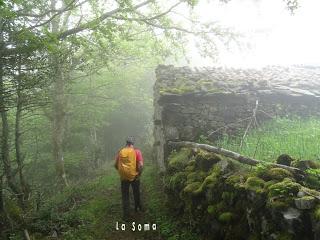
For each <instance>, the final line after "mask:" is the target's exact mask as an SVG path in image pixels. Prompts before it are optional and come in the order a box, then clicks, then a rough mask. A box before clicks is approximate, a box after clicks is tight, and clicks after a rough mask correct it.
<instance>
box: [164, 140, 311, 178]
mask: <svg viewBox="0 0 320 240" xmlns="http://www.w3.org/2000/svg"><path fill="white" fill-rule="evenodd" d="M169 145H170V146H175V147H191V148H200V149H204V150H206V151H208V152H213V153H216V154H220V155H223V156H226V157H229V158H232V159H234V160H237V161H238V162H240V163H243V164H247V165H251V166H256V165H258V164H259V163H263V164H269V165H271V166H272V167H277V168H283V169H286V170H288V171H290V172H291V173H293V174H295V175H299V176H301V175H302V176H304V175H306V173H305V172H303V171H302V170H301V169H299V168H295V167H290V166H286V165H282V164H277V163H270V162H266V161H263V160H257V159H254V158H250V157H246V156H242V155H241V154H240V153H236V152H232V151H230V150H227V149H224V148H220V147H215V146H211V145H208V144H200V143H195V142H188V141H182V142H172V141H170V142H169Z"/></svg>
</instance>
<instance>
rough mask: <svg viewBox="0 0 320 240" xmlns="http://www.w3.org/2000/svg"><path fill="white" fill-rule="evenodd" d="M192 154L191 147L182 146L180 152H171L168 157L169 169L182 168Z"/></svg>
mask: <svg viewBox="0 0 320 240" xmlns="http://www.w3.org/2000/svg"><path fill="white" fill-rule="evenodd" d="M190 155H191V150H190V149H189V148H182V149H181V150H180V151H179V152H173V153H171V155H170V157H169V158H168V167H169V170H170V169H171V170H172V171H174V170H182V169H183V168H185V167H186V166H187V164H188V161H189V158H190Z"/></svg>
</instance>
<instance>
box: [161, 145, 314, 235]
mask: <svg viewBox="0 0 320 240" xmlns="http://www.w3.org/2000/svg"><path fill="white" fill-rule="evenodd" d="M222 163H223V164H222ZM226 165H232V167H227V168H225V169H222V168H221V166H226ZM169 168H170V169H169V170H168V171H167V172H166V175H165V179H166V181H165V182H166V186H165V187H166V189H167V191H166V192H167V194H168V196H169V197H168V201H171V202H170V203H169V204H168V206H171V207H172V209H176V210H177V209H178V210H179V211H178V216H179V221H181V222H182V223H184V224H189V225H190V226H192V227H194V228H195V229H197V230H198V231H200V230H201V229H204V230H203V231H200V233H201V234H203V235H204V236H205V235H206V234H209V235H212V234H214V235H215V236H219V239H224V240H225V239H233V240H238V239H239V240H240V239H269V238H268V237H269V236H270V235H271V234H272V235H273V236H275V237H276V238H275V239H300V237H304V239H306V238H305V237H306V236H307V237H309V238H308V239H312V236H313V235H312V234H313V231H314V229H312V225H311V224H309V225H308V224H307V223H308V222H311V221H312V219H313V220H315V221H319V219H320V210H319V209H320V207H319V205H316V207H314V208H313V209H311V210H304V209H302V208H301V209H299V208H298V207H299V206H300V205H301V206H309V205H306V204H308V201H309V202H310V201H311V200H310V199H307V198H310V194H311V195H317V196H318V195H319V192H317V191H316V190H313V189H309V188H307V187H305V186H303V182H297V181H296V180H295V179H294V176H293V175H292V174H291V173H290V172H288V171H287V170H284V169H281V168H271V167H268V166H264V167H261V166H258V167H257V168H256V169H253V170H250V169H248V168H242V165H235V164H233V162H232V160H230V159H227V158H225V157H221V156H219V155H216V154H213V153H209V152H206V151H203V150H201V151H199V150H196V151H195V150H193V151H191V150H188V149H185V148H183V149H181V150H180V151H177V152H176V151H175V152H173V153H172V154H171V155H170V157H169ZM302 191H303V192H305V193H306V194H309V195H304V196H300V195H301V192H302ZM299 194H300V195H299ZM305 198H306V199H305ZM312 198H313V197H312ZM297 199H298V201H300V202H299V204H298V205H297V203H296V202H297ZM313 200H315V199H314V198H313ZM313 200H312V201H313ZM304 203H305V204H304ZM303 204H304V205H303ZM292 209H294V210H292ZM306 219H307V221H306ZM308 219H309V220H308ZM293 222H301V224H302V225H303V226H302V227H299V228H294V227H293V226H292V223H293ZM301 239H302V238H301Z"/></svg>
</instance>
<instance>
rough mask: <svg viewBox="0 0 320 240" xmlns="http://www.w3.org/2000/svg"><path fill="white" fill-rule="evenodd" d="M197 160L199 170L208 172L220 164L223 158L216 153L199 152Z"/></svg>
mask: <svg viewBox="0 0 320 240" xmlns="http://www.w3.org/2000/svg"><path fill="white" fill-rule="evenodd" d="M195 160H196V168H197V169H200V170H202V171H208V170H210V169H211V167H212V165H213V164H216V163H217V162H219V161H220V160H221V158H220V157H219V156H218V155H216V154H214V153H209V152H207V151H204V150H199V152H198V153H197V155H196V158H195Z"/></svg>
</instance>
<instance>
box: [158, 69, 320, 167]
mask: <svg viewBox="0 0 320 240" xmlns="http://www.w3.org/2000/svg"><path fill="white" fill-rule="evenodd" d="M319 97H320V68H317V67H306V66H296V67H278V66H274V67H265V68H262V69H234V68H202V69H197V68H195V69H191V68H189V67H174V66H172V65H168V66H165V65H160V66H158V68H157V69H156V83H155V85H154V109H155V112H154V138H155V145H154V152H155V154H156V159H157V161H158V164H159V167H160V168H161V169H164V168H165V158H166V157H167V153H168V152H169V151H168V146H167V142H168V141H169V140H189V141H196V140H198V139H199V136H200V135H204V136H208V137H209V139H210V138H211V139H215V138H218V137H219V135H221V133H222V131H219V130H220V129H223V130H224V131H225V132H226V133H227V134H234V133H236V132H239V131H243V129H244V128H245V127H246V126H247V124H248V122H247V121H243V120H245V119H248V118H249V117H250V116H252V114H253V111H254V109H255V108H257V111H256V117H257V119H258V121H264V120H268V119H270V117H272V116H287V115H298V116H309V115H315V116H318V115H320V111H319V108H320V104H319V103H320V98H319ZM226 126H227V127H226Z"/></svg>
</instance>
